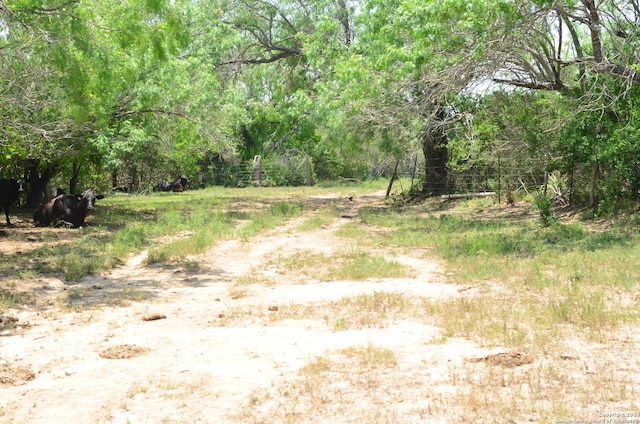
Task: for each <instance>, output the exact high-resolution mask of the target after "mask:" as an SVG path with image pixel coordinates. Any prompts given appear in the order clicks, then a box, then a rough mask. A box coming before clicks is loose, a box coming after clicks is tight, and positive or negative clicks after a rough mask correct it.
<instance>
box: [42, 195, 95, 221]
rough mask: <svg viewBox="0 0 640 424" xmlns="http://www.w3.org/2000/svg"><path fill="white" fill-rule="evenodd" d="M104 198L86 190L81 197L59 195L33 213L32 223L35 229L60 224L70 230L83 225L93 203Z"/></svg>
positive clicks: (92, 207)
mask: <svg viewBox="0 0 640 424" xmlns="http://www.w3.org/2000/svg"><path fill="white" fill-rule="evenodd" d="M103 197H104V196H102V195H98V196H96V195H95V194H93V191H91V190H87V191H85V192H84V193H82V194H81V195H77V194H61V195H58V196H56V197H54V198H53V199H51V200H49V201H48V202H46V203H43V204H42V205H40V207H38V209H36V211H35V212H34V213H33V221H34V222H35V224H36V226H37V227H48V226H49V225H51V224H57V223H60V224H62V225H65V226H67V227H70V228H78V227H82V226H84V225H85V218H86V217H87V214H88V213H92V212H93V209H94V204H95V201H96V200H98V199H102V198H103Z"/></svg>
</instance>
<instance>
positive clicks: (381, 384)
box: [231, 343, 413, 424]
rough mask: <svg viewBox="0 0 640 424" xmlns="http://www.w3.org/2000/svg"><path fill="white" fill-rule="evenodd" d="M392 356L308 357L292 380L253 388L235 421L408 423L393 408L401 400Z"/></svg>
mask: <svg viewBox="0 0 640 424" xmlns="http://www.w3.org/2000/svg"><path fill="white" fill-rule="evenodd" d="M395 369H397V359H396V356H395V354H394V352H393V351H391V350H389V349H387V348H384V347H379V346H375V345H373V344H371V343H369V344H367V345H364V346H353V347H349V348H345V349H341V350H340V351H337V352H329V353H326V354H324V355H321V356H316V357H314V358H311V359H310V360H309V361H308V362H307V363H306V364H305V365H304V366H303V367H302V368H300V369H299V371H298V375H297V376H295V377H293V378H291V379H289V380H286V381H283V382H282V383H281V384H279V385H278V386H276V387H275V388H273V389H269V390H268V389H258V390H256V391H255V392H254V393H253V394H252V395H251V396H250V398H249V400H248V401H247V403H246V406H245V407H244V408H243V410H242V411H240V412H239V413H238V414H236V415H235V416H233V417H231V418H232V419H233V420H234V421H236V422H242V423H245V422H260V423H289V424H295V423H309V422H317V423H320V422H336V419H339V420H340V422H354V423H355V422H366V423H389V422H392V423H405V422H406V423H409V422H413V421H410V420H405V419H404V418H402V414H400V413H398V411H397V410H396V407H395V404H396V402H397V401H398V399H399V398H401V397H402V390H403V388H402V387H401V386H400V384H399V381H398V380H396V379H393V378H389V377H390V376H389V373H390V372H393V370H395Z"/></svg>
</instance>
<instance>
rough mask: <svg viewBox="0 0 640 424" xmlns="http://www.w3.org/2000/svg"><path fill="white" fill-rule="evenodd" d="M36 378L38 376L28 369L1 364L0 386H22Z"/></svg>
mask: <svg viewBox="0 0 640 424" xmlns="http://www.w3.org/2000/svg"><path fill="white" fill-rule="evenodd" d="M34 378H36V375H35V374H34V372H33V371H31V369H29V368H27V367H20V366H18V367H12V366H11V365H9V364H0V385H3V386H20V385H22V384H25V383H27V382H29V381H31V380H33V379H34Z"/></svg>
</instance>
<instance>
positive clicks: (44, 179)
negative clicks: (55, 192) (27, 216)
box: [26, 159, 58, 208]
mask: <svg viewBox="0 0 640 424" xmlns="http://www.w3.org/2000/svg"><path fill="white" fill-rule="evenodd" d="M57 169H58V167H57V166H56V165H54V164H51V163H49V164H46V165H44V166H43V168H42V169H40V161H39V160H37V159H32V160H29V161H28V163H27V166H26V174H27V178H28V180H29V190H28V193H27V201H26V206H27V207H29V208H36V207H38V206H39V205H40V204H41V203H42V202H43V201H44V200H45V199H48V198H49V193H48V192H47V187H48V185H49V181H51V178H53V176H54V174H55V173H56V171H57Z"/></svg>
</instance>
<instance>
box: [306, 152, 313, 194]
mask: <svg viewBox="0 0 640 424" xmlns="http://www.w3.org/2000/svg"><path fill="white" fill-rule="evenodd" d="M304 169H305V171H306V184H307V186H308V187H311V186H312V185H313V175H312V174H311V158H310V157H309V155H304Z"/></svg>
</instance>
